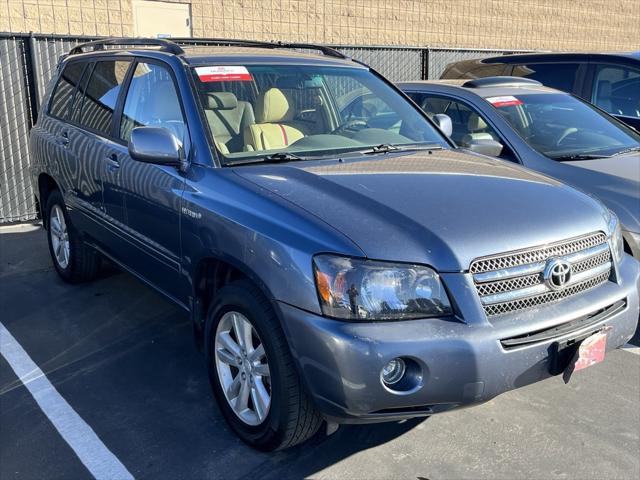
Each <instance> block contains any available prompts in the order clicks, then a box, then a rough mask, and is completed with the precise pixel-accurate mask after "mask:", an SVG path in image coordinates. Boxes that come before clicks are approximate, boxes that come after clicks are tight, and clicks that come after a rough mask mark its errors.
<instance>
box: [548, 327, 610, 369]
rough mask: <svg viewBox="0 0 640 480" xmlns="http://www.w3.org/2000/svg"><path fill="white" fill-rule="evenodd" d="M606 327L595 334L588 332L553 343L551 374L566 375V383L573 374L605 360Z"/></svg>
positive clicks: (551, 348) (608, 328)
mask: <svg viewBox="0 0 640 480" xmlns="http://www.w3.org/2000/svg"><path fill="white" fill-rule="evenodd" d="M610 329H611V327H604V328H601V329H599V330H597V331H595V332H593V331H592V332H587V333H584V334H582V335H580V336H578V337H574V338H570V339H567V340H564V341H562V342H553V343H552V344H551V347H550V362H549V373H550V374H551V375H560V374H561V373H565V381H568V380H569V378H570V377H571V374H572V373H573V372H575V371H579V370H582V369H584V368H586V367H589V366H591V365H594V364H596V363H600V362H601V361H602V360H604V354H605V350H606V346H607V332H608V331H609V330H610Z"/></svg>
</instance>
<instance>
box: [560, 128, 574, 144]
mask: <svg viewBox="0 0 640 480" xmlns="http://www.w3.org/2000/svg"><path fill="white" fill-rule="evenodd" d="M577 132H578V129H577V128H575V127H569V128H565V129H564V132H562V135H560V138H558V141H557V142H556V145H558V146H560V145H562V142H564V141H565V140H566V139H567V138H568V137H569V136H571V135H573V134H574V133H577Z"/></svg>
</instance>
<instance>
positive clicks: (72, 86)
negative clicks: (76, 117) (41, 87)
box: [49, 62, 86, 119]
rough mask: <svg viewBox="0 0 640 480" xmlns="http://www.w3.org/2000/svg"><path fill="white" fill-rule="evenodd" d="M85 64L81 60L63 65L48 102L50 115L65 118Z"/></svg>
mask: <svg viewBox="0 0 640 480" xmlns="http://www.w3.org/2000/svg"><path fill="white" fill-rule="evenodd" d="M85 65H86V64H85V63H82V62H74V63H70V64H68V65H67V66H65V67H64V70H63V71H62V74H61V75H60V78H59V79H58V83H57V84H56V86H55V90H54V92H53V96H52V97H51V103H50V104H49V114H50V115H53V116H54V117H59V118H65V119H66V118H67V116H68V114H69V111H70V107H71V102H72V101H73V95H74V93H75V91H76V86H77V85H78V84H79V83H80V79H81V78H82V72H83V70H84V67H85Z"/></svg>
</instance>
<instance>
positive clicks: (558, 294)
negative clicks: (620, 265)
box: [469, 232, 611, 316]
mask: <svg viewBox="0 0 640 480" xmlns="http://www.w3.org/2000/svg"><path fill="white" fill-rule="evenodd" d="M554 258H560V259H563V260H566V261H567V262H569V263H570V265H571V278H570V280H569V281H568V283H567V284H566V286H565V287H564V288H562V289H560V290H553V289H551V288H550V287H549V286H548V285H547V284H546V283H545V279H544V269H545V266H546V264H547V261H549V260H550V259H554ZM469 271H470V272H471V273H472V274H473V279H474V283H475V286H476V289H477V291H478V294H479V295H480V300H481V302H482V304H483V308H484V311H485V313H486V314H487V315H489V316H493V315H500V314H504V313H509V312H513V311H517V310H523V309H527V308H532V307H536V306H540V305H544V304H547V303H551V302H555V301H558V300H561V299H563V298H566V297H568V296H571V295H575V294H577V293H580V292H584V291H585V290H588V289H590V288H594V287H596V286H598V285H600V284H602V283H604V282H606V281H607V280H608V279H609V277H610V275H611V252H610V250H609V244H608V243H607V237H606V235H605V234H604V233H602V232H597V233H593V234H590V235H586V236H584V237H580V238H574V239H570V240H566V241H564V242H558V243H554V244H551V245H545V246H541V247H534V248H531V249H527V250H519V251H516V252H508V253H503V254H500V255H492V256H490V257H484V258H480V259H477V260H474V261H473V262H472V263H471V266H470V267H469Z"/></svg>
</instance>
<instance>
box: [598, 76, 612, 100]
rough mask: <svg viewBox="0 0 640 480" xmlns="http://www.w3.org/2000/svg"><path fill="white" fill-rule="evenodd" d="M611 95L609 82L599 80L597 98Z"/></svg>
mask: <svg viewBox="0 0 640 480" xmlns="http://www.w3.org/2000/svg"><path fill="white" fill-rule="evenodd" d="M610 96H611V82H610V81H609V80H600V81H599V82H598V98H609V97H610Z"/></svg>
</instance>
